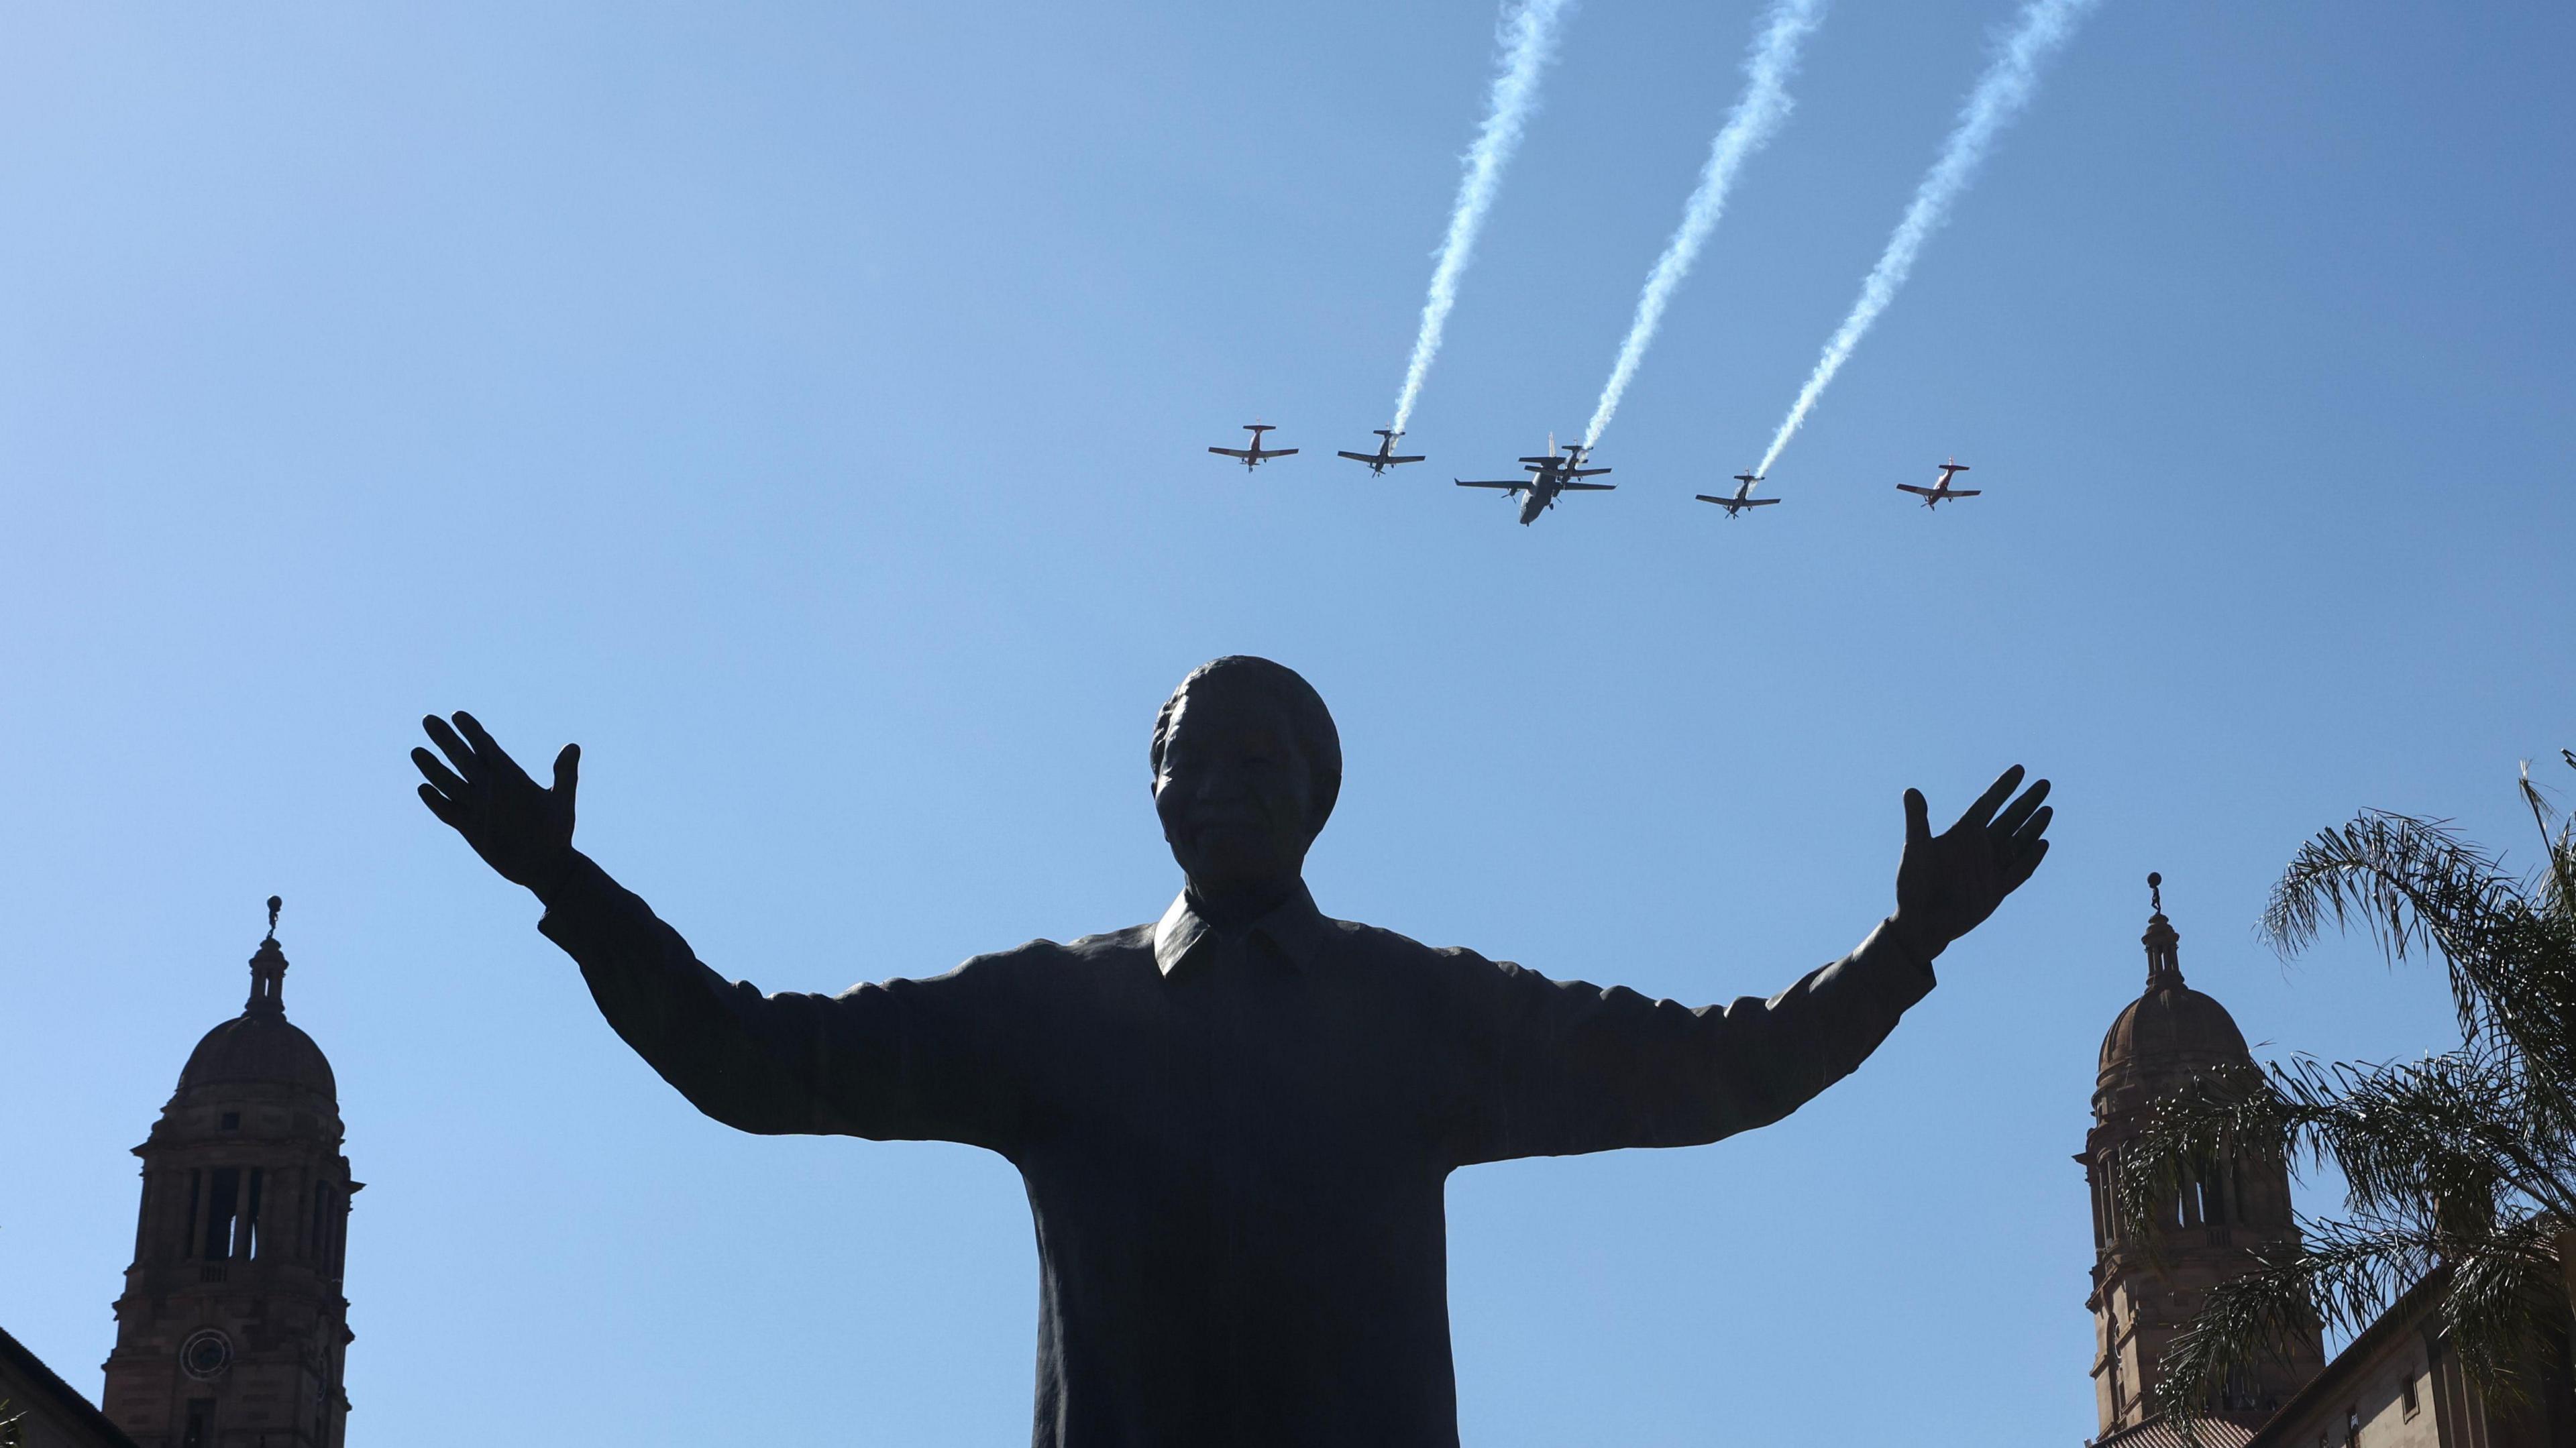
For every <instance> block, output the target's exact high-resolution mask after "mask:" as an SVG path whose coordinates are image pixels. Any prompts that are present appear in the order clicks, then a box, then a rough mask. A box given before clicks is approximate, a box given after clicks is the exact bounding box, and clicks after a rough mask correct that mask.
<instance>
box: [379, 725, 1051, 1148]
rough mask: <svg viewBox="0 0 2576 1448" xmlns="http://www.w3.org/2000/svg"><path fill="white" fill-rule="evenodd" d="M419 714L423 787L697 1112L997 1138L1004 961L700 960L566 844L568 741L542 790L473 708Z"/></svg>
mask: <svg viewBox="0 0 2576 1448" xmlns="http://www.w3.org/2000/svg"><path fill="white" fill-rule="evenodd" d="M424 724H425V727H426V728H427V729H428V731H429V735H430V739H431V742H433V743H435V744H437V745H438V746H439V749H440V750H441V752H442V753H444V754H445V755H446V756H447V758H446V761H445V762H443V763H442V762H441V761H440V760H439V759H438V758H436V757H435V756H432V755H431V754H430V753H429V752H428V751H427V750H414V751H413V752H412V758H413V762H414V763H415V764H416V765H418V766H419V768H420V771H421V774H422V776H423V777H424V778H425V779H426V780H427V783H426V784H424V785H423V786H422V787H421V791H420V794H421V799H422V802H423V803H425V804H427V805H428V806H429V809H430V811H431V813H433V814H435V815H437V816H438V817H439V819H441V820H443V821H445V822H446V823H447V824H449V825H451V826H453V827H454V828H455V829H456V831H457V832H458V833H459V834H461V835H463V836H464V837H465V840H466V842H467V843H468V844H470V845H472V846H473V847H474V850H475V853H477V854H479V855H481V856H482V857H483V858H484V860H485V861H487V862H488V863H490V864H491V865H492V867H493V868H494V869H495V870H496V871H498V872H499V873H500V874H501V875H502V876H503V877H504V878H507V879H509V880H512V881H514V882H516V883H518V884H521V885H525V886H527V887H528V888H529V889H531V890H533V891H534V892H536V894H537V897H538V898H539V899H540V900H542V901H544V902H545V905H546V914H545V918H544V920H543V921H542V922H540V924H539V927H538V928H539V929H541V930H543V931H544V932H545V933H546V936H547V938H549V939H551V940H553V941H554V942H555V943H556V944H557V945H560V946H562V947H563V949H564V951H565V953H567V954H569V955H571V956H572V957H573V959H574V960H575V961H577V962H579V963H580V965H581V973H582V978H583V979H584V980H585V981H587V982H588V983H589V985H590V991H591V997H592V999H594V1000H596V1001H597V1002H598V1003H599V1009H600V1013H601V1014H602V1015H604V1016H606V1017H607V1018H608V1023H609V1025H611V1026H612V1027H614V1028H615V1029H616V1031H617V1033H618V1035H620V1036H621V1037H623V1038H625V1040H626V1043H627V1044H628V1045H630V1046H633V1047H634V1048H635V1051H636V1053H637V1054H638V1055H641V1056H642V1057H643V1058H644V1059H645V1061H646V1062H648V1063H649V1064H650V1065H651V1066H652V1067H653V1069H654V1070H656V1071H658V1072H660V1073H661V1075H662V1078H663V1079H664V1080H666V1081H668V1082H670V1083H671V1084H672V1085H673V1086H674V1087H676V1088H678V1089H679V1091H680V1093H681V1094H682V1095H684V1096H686V1097H688V1098H689V1100H690V1102H691V1103H692V1104H694V1105H696V1106H697V1108H698V1109H699V1110H701V1111H704V1112H705V1113H706V1114H708V1115H709V1116H712V1117H714V1118H715V1119H717V1120H718V1121H721V1122H724V1123H725V1124H726V1125H728V1126H733V1127H737V1128H739V1129H741V1130H744V1131H757V1132H763V1133H773V1134H775V1133H787V1132H821V1133H833V1134H841V1135H850V1136H867V1137H875V1138H879V1139H900V1140H942V1141H963V1142H968V1143H970V1144H973V1145H977V1146H985V1147H990V1148H992V1149H994V1150H997V1151H1002V1152H1005V1153H1007V1152H1008V1151H1009V1150H1010V1149H1011V1145H1012V1143H1013V1142H1014V1141H1015V1140H1016V1139H1017V1136H1018V1126H1019V1115H1020V1101H1021V1099H1022V1097H1021V1092H1020V1089H1019V1087H1020V1082H1019V1073H1018V1071H1017V1069H1016V1064H1017V1063H1018V1062H1020V1061H1022V1060H1024V1059H1025V1053H1024V1052H1022V1051H1020V1050H1019V1049H1017V1044H1016V1042H1017V1036H1016V1032H1017V1030H1018V1028H1019V1025H1020V1023H1021V1020H1022V1018H1023V1016H1024V1015H1025V1013H1026V1012H1025V1004H1024V1003H1023V1002H1021V1001H1020V1000H1019V996H1020V995H1021V994H1022V993H1021V992H1018V991H1015V990H1013V989H1011V988H1010V984H1009V980H1008V977H1009V974H1010V965H1009V963H1008V961H1007V959H993V960H980V961H974V962H970V963H968V964H967V965H966V966H963V967H961V968H959V969H957V970H954V971H951V972H949V973H948V974H947V975H943V976H938V977H934V978H932V979H928V980H893V981H888V982H886V983H884V984H882V985H866V986H860V987H858V988H856V989H854V990H851V991H848V992H846V993H844V994H842V995H838V996H823V995H803V994H793V993H782V994H779V995H774V996H769V995H763V994H761V992H760V991H759V990H758V989H757V988H756V987H754V986H752V985H749V984H747V983H744V982H739V981H731V980H727V979H725V978H724V977H723V976H720V975H718V974H716V973H715V972H714V971H712V970H710V969H708V968H707V967H706V966H705V965H703V964H701V963H700V962H699V960H698V958H697V955H696V953H695V952H693V951H692V950H691V949H690V948H689V943H688V942H687V941H686V940H683V939H681V938H680V933H679V932H678V931H676V930H673V929H672V928H671V927H670V926H669V925H667V924H664V923H663V922H662V920H661V919H660V918H658V917H657V916H655V915H654V913H653V911H652V909H651V907H649V906H647V905H646V904H645V903H644V901H643V900H642V899H640V898H638V897H637V896H636V895H635V894H634V893H633V892H631V891H629V890H627V889H625V888H624V887H622V886H620V885H619V884H618V883H617V882H616V881H614V880H612V879H610V878H609V877H608V875H607V873H606V872H605V871H603V870H601V869H600V868H599V866H598V865H596V864H594V863H592V862H591V860H590V859H589V857H587V856H585V855H583V854H582V853H581V852H580V851H578V850H576V849H574V848H573V845H572V827H573V791H574V789H575V788H576V787H577V782H578V771H579V768H580V751H579V750H578V748H575V747H570V746H568V747H566V748H565V750H564V752H563V754H562V756H561V757H560V758H558V759H557V761H556V764H555V785H554V787H553V788H552V789H545V788H541V787H540V786H538V785H537V784H536V782H535V781H534V780H531V779H530V778H529V777H528V776H527V774H526V773H525V772H524V771H522V770H521V769H520V768H519V766H518V765H517V764H516V763H515V762H513V761H512V760H511V759H510V757H509V755H508V754H507V753H505V752H504V751H503V750H502V749H501V748H500V746H499V745H497V744H495V743H494V742H493V741H492V738H491V736H490V735H489V734H487V733H486V732H485V731H484V730H483V729H482V727H481V726H480V725H479V724H477V723H476V722H475V720H474V719H473V717H472V716H471V715H467V714H459V715H457V716H456V721H455V725H454V727H453V728H451V727H449V726H448V724H447V722H446V721H444V720H440V719H438V718H436V717H435V716H433V717H432V718H430V719H428V720H426V721H424Z"/></svg>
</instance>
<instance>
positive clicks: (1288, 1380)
mask: <svg viewBox="0 0 2576 1448" xmlns="http://www.w3.org/2000/svg"><path fill="white" fill-rule="evenodd" d="M546 905H547V909H546V914H545V918H544V921H543V923H542V925H541V927H540V928H542V929H543V930H544V931H545V933H546V934H547V936H548V937H550V938H551V939H553V940H554V941H555V942H556V943H557V944H559V945H561V946H562V947H563V948H564V950H565V951H566V952H568V953H569V954H571V955H572V957H573V958H574V959H575V960H576V961H578V962H579V963H580V965H581V970H582V975H583V977H584V978H585V979H586V980H587V981H588V982H589V984H590V989H591V993H592V995H593V997H594V998H596V999H597V1001H598V1002H599V1008H600V1010H601V1011H602V1012H603V1013H604V1014H605V1015H606V1016H607V1017H608V1021H609V1024H610V1025H611V1026H613V1027H614V1028H615V1029H616V1031H617V1033H618V1034H619V1035H620V1036H623V1037H624V1038H625V1039H626V1041H627V1043H628V1044H629V1045H631V1046H633V1047H634V1048H635V1049H636V1051H637V1052H639V1053H640V1054H642V1056H643V1057H644V1059H645V1060H646V1061H648V1062H650V1063H651V1064H652V1066H653V1068H654V1069H655V1070H656V1071H659V1072H660V1073H661V1074H662V1077H663V1079H665V1080H667V1081H669V1082H670V1083H671V1084H672V1085H673V1086H675V1087H677V1088H679V1090H680V1092H681V1094H683V1095H685V1096H686V1097H688V1099H689V1100H690V1101H691V1102H693V1103H695V1104H696V1105H697V1107H698V1108H699V1109H700V1110H701V1111H704V1112H705V1113H706V1114H708V1115H709V1116H712V1117H714V1118H715V1119H717V1120H718V1121H722V1122H724V1123H726V1124H728V1125H730V1126H734V1127H738V1128H740V1129H741V1130H744V1131H753V1132H764V1133H785V1132H812V1133H826V1134H836V1135H845V1136H862V1137H869V1138H873V1139H877V1140H906V1141H913V1140H939V1141H957V1142H965V1143H968V1144H970V1145H974V1146H980V1147H985V1148H988V1149H990V1150H992V1151H996V1152H999V1153H1001V1154H1002V1155H1003V1156H1005V1157H1007V1158H1009V1159H1010V1160H1011V1161H1012V1162H1013V1163H1014V1164H1015V1165H1017V1166H1018V1167H1019V1169H1020V1172H1021V1174H1022V1176H1023V1177H1025V1178H1026V1180H1027V1184H1028V1194H1029V1205H1030V1209H1031V1211H1032V1212H1034V1213H1035V1215H1036V1218H1037V1246H1038V1268H1039V1273H1040V1286H1039V1292H1040V1299H1039V1301H1040V1309H1039V1322H1038V1372H1037V1429H1036V1437H1035V1442H1036V1443H1037V1445H1038V1448H1112V1445H1115V1448H1204V1445H1229V1444H1244V1445H1254V1444H1260V1445H1268V1444H1280V1445H1286V1444H1298V1445H1317V1448H1325V1445H1330V1448H1359V1445H1376V1444H1386V1445H1398V1444H1400V1445H1408V1448H1411V1445H1441V1448H1447V1445H1454V1444H1456V1442H1457V1441H1458V1431H1457V1408H1456V1390H1455V1386H1454V1380H1453V1375H1452V1370H1451V1366H1450V1355H1449V1310H1448V1289H1447V1281H1446V1274H1447V1265H1446V1255H1445V1249H1446V1243H1445V1224H1444V1221H1443V1217H1442V1187H1443V1183H1444V1181H1445V1179H1446V1178H1447V1177H1448V1175H1449V1173H1450V1172H1451V1171H1452V1170H1454V1169H1456V1168H1458V1167H1462V1166H1467V1165H1470V1164H1473V1163H1476V1162H1486V1161H1501V1160H1505V1159H1508V1158H1512V1157H1524V1156H1558V1155H1567V1154H1571V1153H1576V1152H1590V1151H1607V1150H1610V1149H1612V1148H1614V1147H1628V1146H1692V1145H1698V1144H1701V1143H1704V1142H1711V1141H1716V1140H1717V1139H1719V1138H1720V1137H1723V1136H1727V1135H1730V1134H1732V1133H1734V1132H1738V1131H1743V1130H1746V1129H1748V1128H1751V1127H1756V1126H1761V1125H1764V1124H1766V1123H1769V1122H1773V1121H1777V1120H1779V1119H1780V1118H1781V1117H1784V1116H1786V1115H1788V1114H1789V1113H1790V1112H1792V1111H1794V1110H1796V1109H1797V1108H1798V1107H1799V1106H1800V1105H1801V1104H1803V1103H1804V1102H1806V1101H1807V1100H1808V1099H1809V1098H1810V1097H1812V1096H1814V1095H1815V1094H1816V1093H1817V1092H1819V1091H1822V1090H1824V1089H1825V1088H1826V1087H1827V1086H1829V1085H1831V1084H1833V1083H1834V1082H1835V1081H1837V1080H1839V1079H1841V1078H1842V1077H1843V1076H1845V1075H1848V1074H1849V1073H1850V1072H1851V1071H1852V1070H1853V1069H1854V1068H1855V1067H1857V1066H1858V1065H1859V1064H1860V1063H1861V1061H1862V1059H1863V1058H1865V1057H1867V1056H1868V1055H1869V1053H1870V1052H1871V1051H1872V1050H1874V1049H1876V1047H1877V1046H1878V1043H1879V1042H1880V1041H1882V1040H1884V1039H1885V1038H1886V1036H1887V1033H1888V1032H1889V1031H1890V1030H1891V1029H1893V1028H1894V1027H1895V1025H1896V1021H1897V1017H1898V1016H1900V1015H1901V1014H1903V1012H1904V1011H1905V1009H1906V1008H1907V1007H1908V1006H1910V1005H1912V1004H1913V1003H1914V1002H1916V1001H1918V1000H1920V999H1922V998H1923V996H1924V994H1925V993H1926V992H1928V991H1930V990H1931V988H1932V984H1933V977H1932V972H1931V969H1930V967H1929V965H1928V964H1927V963H1925V962H1923V961H1921V960H1919V959H1917V958H1915V957H1914V956H1913V954H1912V953H1911V952H1910V951H1908V950H1907V949H1906V948H1905V947H1903V946H1902V945H1900V944H1899V943H1898V941H1897V939H1896V938H1895V936H1894V935H1893V933H1892V932H1890V931H1889V930H1888V929H1887V928H1886V927H1884V926H1881V927H1880V928H1879V929H1878V930H1876V931H1874V932H1872V933H1871V935H1870V937H1869V939H1868V940H1866V941H1865V942H1863V943H1862V945H1861V946H1860V948H1859V949H1857V950H1855V951H1853V952H1852V953H1851V954H1850V955H1847V956H1845V957H1844V958H1842V959H1841V960H1838V961H1836V962H1834V963H1833V964H1831V965H1828V966H1825V967H1824V968H1822V969H1820V970H1817V971H1815V972H1814V973H1812V974H1810V975H1808V976H1807V977H1806V978H1804V979H1802V980H1800V981H1799V982H1798V983H1797V984H1795V985H1793V986H1791V987H1789V988H1788V989H1787V990H1784V991H1782V992H1781V993H1780V994H1778V995H1776V996H1773V997H1772V998H1771V999H1769V1000H1767V1001H1765V1000H1758V999H1752V998H1746V999H1743V1000H1739V1001H1737V1002H1735V1003H1734V1004H1733V1005H1730V1006H1726V1007H1724V1008H1719V1007H1714V1006H1712V1007H1707V1008H1703V1009H1698V1010H1692V1009H1687V1008H1685V1007H1683V1006H1680V1005H1677V1004H1675V1003H1674V1002H1672V1001H1669V1000H1648V999H1646V998H1645V997H1644V996H1641V995H1639V994H1637V993H1636V992H1634V991H1631V990H1628V989H1625V988H1622V987H1615V986H1614V987H1611V988H1608V989H1603V988H1601V987H1599V986H1594V985H1587V984H1584V983H1582V982H1579V981H1555V980H1549V979H1547V978H1545V977H1543V976H1540V975H1538V974H1536V973H1535V972H1532V971H1527V970H1523V969H1521V968H1520V967H1518V966H1516V965H1512V964H1509V963H1507V962H1499V961H1491V960H1487V959H1485V958H1483V957H1482V956H1479V955H1476V954H1474V953H1473V952H1470V951H1465V950H1440V949H1433V948H1431V947H1428V946H1424V945H1420V944H1417V943H1415V942H1414V941H1411V940H1408V939H1406V938H1405V937H1403V936H1401V935H1397V934H1395V933H1393V932H1392V931H1386V930H1379V929H1374V928H1372V927H1370V926H1366V925H1358V924H1353V923H1351V922H1349V921H1342V920H1331V919H1327V918H1326V917H1324V916H1323V915H1322V914H1320V913H1318V912H1317V910H1316V908H1315V904H1314V901H1313V900H1312V899H1311V898H1310V897H1309V896H1308V895H1307V894H1306V892H1305V891H1304V890H1303V889H1300V890H1299V891H1298V893H1297V895H1296V897H1295V898H1294V899H1292V900H1290V901H1288V902H1287V903H1285V904H1283V905H1281V906H1280V907H1279V908H1278V909H1276V910H1274V911H1272V912H1271V913H1270V914H1269V915H1267V916H1265V917H1263V918H1262V919H1261V920H1260V921H1258V922H1256V923H1255V924H1254V925H1253V926H1251V927H1250V928H1249V929H1248V930H1246V931H1244V932H1242V933H1240V934H1238V935H1227V934H1223V933H1220V932H1218V931H1216V930H1214V929H1212V928H1211V927H1210V926H1209V925H1208V924H1207V923H1206V922H1205V921H1203V920H1201V919H1200V918H1199V917H1198V915H1197V914H1196V913H1195V912H1194V911H1192V910H1191V908H1190V906H1189V904H1188V900H1187V897H1186V896H1184V897H1183V898H1182V899H1181V900H1178V901H1175V902H1174V903H1173V905H1172V908H1171V910H1170V911H1168V912H1167V913H1166V914H1165V915H1164V916H1163V918H1162V920H1161V921H1159V922H1158V923H1156V924H1153V925H1140V926H1137V927H1134V928H1132V929H1128V930H1121V931H1118V932H1115V933H1113V934H1108V935H1094V936H1089V937H1086V938H1083V939H1080V940H1075V941H1072V942H1070V943H1068V944H1062V945H1059V944H1056V943H1054V942H1052V941H1034V942H1031V943H1030V944H1027V945H1024V946H1021V947H1019V948H1018V949H1016V950H1007V951H1002V952H1000V953H998V954H994V955H984V956H978V957H976V958H975V959H973V960H970V961H968V962H966V963H965V964H964V965H962V966H960V967H958V968H957V969H955V970H953V971H950V972H949V973H948V974H946V975H942V976H935V977H932V978H930V979H927V980H890V981H886V982H885V983H883V984H881V985H862V986H858V987H856V988H854V989H851V990H848V991H845V992H843V993H842V994H840V995H836V996H832V995H804V994H796V993H790V992H782V993H780V994H777V995H763V994H762V993H761V992H760V991H759V989H757V988H756V987H754V986H752V985H750V984H748V983H743V982H737V981H730V980H727V979H725V978H724V977H723V976H721V975H718V974H717V973H715V972H714V971H712V970H710V969H708V968H707V967H706V966H704V965H702V964H700V963H699V961H698V959H697V957H696V956H695V955H694V954H693V953H692V952H691V951H690V949H689V946H688V942H686V941H684V940H682V939H681V938H680V935H679V933H678V932H677V931H675V930H673V929H672V928H671V927H670V926H668V925H666V924H664V923H663V922H662V921H661V920H659V919H658V918H656V917H655V916H654V914H653V912H652V910H651V909H650V908H649V907H647V906H646V905H645V903H644V902H643V901H642V900H641V899H639V898H637V897H636V896H635V895H633V894H631V893H629V892H628V891H626V890H625V889H623V888H621V887H620V886H618V885H617V883H616V882H615V881H613V880H611V879H610V878H609V877H608V876H607V875H606V874H605V873H603V872H602V871H600V870H599V868H598V867H597V866H595V865H593V864H591V863H590V862H589V861H588V860H582V861H581V862H580V863H579V865H578V866H577V868H576V869H575V870H574V871H573V873H572V874H571V875H570V877H569V878H567V879H566V880H565V881H563V882H562V883H561V884H560V885H559V886H557V887H555V888H550V889H549V890H548V891H547V892H546Z"/></svg>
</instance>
